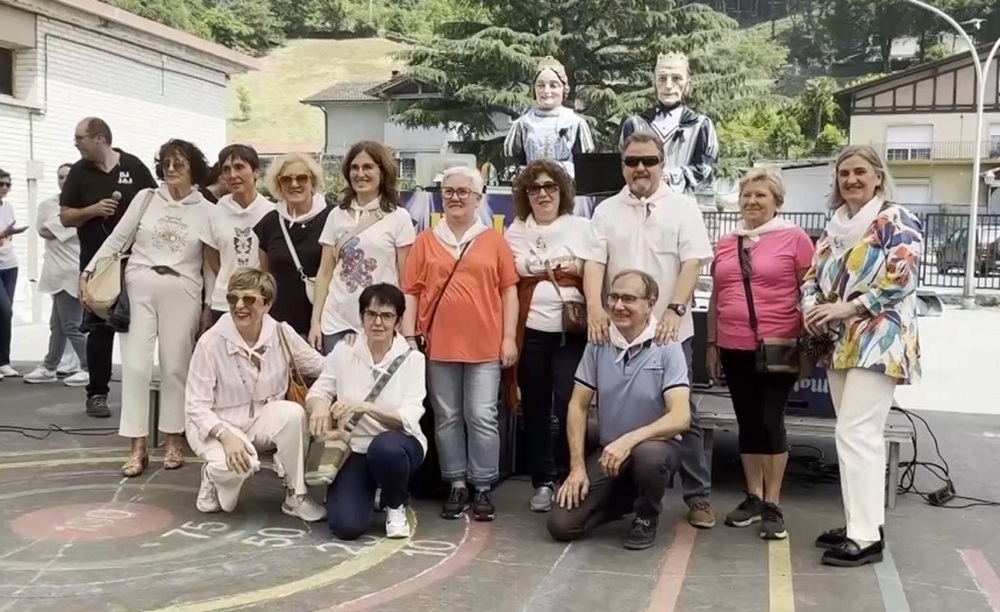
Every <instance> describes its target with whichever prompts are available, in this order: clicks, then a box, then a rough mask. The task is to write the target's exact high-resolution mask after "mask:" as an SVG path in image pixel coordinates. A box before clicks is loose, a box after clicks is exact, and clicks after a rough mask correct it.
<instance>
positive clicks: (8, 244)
mask: <svg viewBox="0 0 1000 612" xmlns="http://www.w3.org/2000/svg"><path fill="white" fill-rule="evenodd" d="M10 186H11V178H10V173H9V172H6V171H4V170H0V380H3V378H4V376H11V377H14V376H20V374H18V372H17V370H15V369H14V368H12V367H10V342H11V330H12V327H13V321H14V289H15V288H16V287H17V257H16V256H15V255H14V242H13V240H12V238H13V237H14V236H16V235H17V234H20V233H23V232H24V231H25V230H27V229H28V227H27V226H22V227H18V226H17V220H16V219H15V218H14V205H13V204H11V203H9V202H6V201H4V199H5V198H6V197H7V194H8V193H10Z"/></svg>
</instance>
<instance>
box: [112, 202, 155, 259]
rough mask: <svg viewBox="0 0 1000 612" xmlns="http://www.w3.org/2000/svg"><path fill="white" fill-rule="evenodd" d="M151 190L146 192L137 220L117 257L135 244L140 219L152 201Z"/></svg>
mask: <svg viewBox="0 0 1000 612" xmlns="http://www.w3.org/2000/svg"><path fill="white" fill-rule="evenodd" d="M153 195H154V194H153V190H152V189H150V190H149V191H147V192H146V199H144V200H143V201H142V207H141V208H140V209H139V218H138V219H136V220H135V225H134V226H132V230H131V231H130V232H129V235H128V238H127V239H126V240H125V242H123V243H122V248H121V249H120V250H119V251H118V256H119V257H121V256H122V255H124V254H125V252H126V251H128V250H129V249H131V248H132V245H133V244H135V235H136V234H138V233H139V224H140V223H142V218H143V216H145V214H146V209H148V208H149V203H150V201H152V199H153Z"/></svg>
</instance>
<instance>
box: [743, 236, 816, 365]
mask: <svg viewBox="0 0 1000 612" xmlns="http://www.w3.org/2000/svg"><path fill="white" fill-rule="evenodd" d="M743 243H744V236H740V237H739V238H738V240H737V245H736V248H737V251H738V253H739V260H740V276H741V277H742V278H743V293H744V294H745V295H746V300H747V314H748V315H749V318H750V329H752V330H753V337H754V340H756V342H757V348H756V349H755V353H756V355H755V362H756V369H757V372H758V373H760V374H798V373H799V371H800V370H801V361H800V358H799V339H798V338H766V339H764V338H761V337H760V334H759V332H758V328H757V310H756V309H755V308H754V305H753V290H752V288H751V286H750V270H751V268H750V253H749V252H747V250H746V249H745V248H743Z"/></svg>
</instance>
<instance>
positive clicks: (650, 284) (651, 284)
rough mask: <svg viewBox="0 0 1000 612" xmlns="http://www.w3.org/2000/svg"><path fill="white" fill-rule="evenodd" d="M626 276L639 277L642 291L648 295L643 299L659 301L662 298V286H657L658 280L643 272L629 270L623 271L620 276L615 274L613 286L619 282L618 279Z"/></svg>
mask: <svg viewBox="0 0 1000 612" xmlns="http://www.w3.org/2000/svg"><path fill="white" fill-rule="evenodd" d="M624 276H638V277H639V280H641V281H642V290H643V292H644V293H645V294H646V295H644V296H642V297H644V298H646V299H653V300H655V299H657V298H658V297H659V296H660V286H659V285H657V284H656V279H654V278H653V277H652V275H650V274H647V273H646V272H643V271H642V270H635V269H633V268H629V269H627V270H622V271H621V272H619V273H618V274H615V276H614V278H612V279H611V284H612V285H614V284H615V283H616V282H618V279H620V278H622V277H624Z"/></svg>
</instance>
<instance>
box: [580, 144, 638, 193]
mask: <svg viewBox="0 0 1000 612" xmlns="http://www.w3.org/2000/svg"><path fill="white" fill-rule="evenodd" d="M573 168H574V172H575V174H576V193H577V194H579V195H593V194H600V193H618V192H619V191H621V190H622V188H624V187H625V176H624V175H623V174H622V157H621V155H619V154H618V153H583V154H580V155H576V156H574V158H573Z"/></svg>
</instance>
